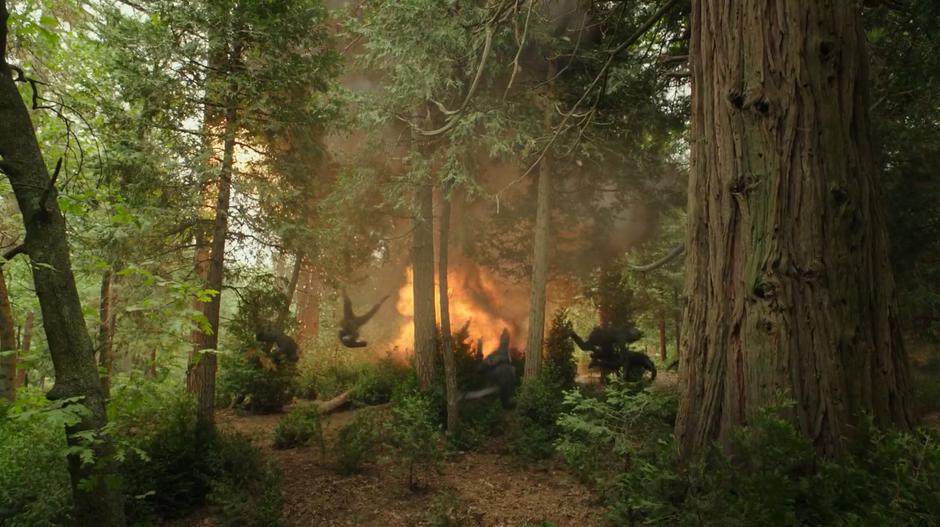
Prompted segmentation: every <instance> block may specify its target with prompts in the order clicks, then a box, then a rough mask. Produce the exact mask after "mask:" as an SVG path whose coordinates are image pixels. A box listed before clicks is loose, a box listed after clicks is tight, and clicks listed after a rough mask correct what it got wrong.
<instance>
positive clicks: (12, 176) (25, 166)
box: [0, 1, 124, 527]
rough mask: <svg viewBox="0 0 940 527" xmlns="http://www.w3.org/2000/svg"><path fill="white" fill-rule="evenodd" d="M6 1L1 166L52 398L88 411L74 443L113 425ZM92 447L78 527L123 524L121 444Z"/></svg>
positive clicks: (80, 473)
mask: <svg viewBox="0 0 940 527" xmlns="http://www.w3.org/2000/svg"><path fill="white" fill-rule="evenodd" d="M7 18H8V13H7V9H6V2H5V1H0V170H2V172H3V173H5V174H6V175H7V177H8V178H9V180H10V184H11V185H12V187H13V192H14V194H15V195H16V201H17V203H18V204H19V208H20V213H21V214H22V216H23V224H24V226H25V228H26V240H25V252H26V254H27V255H28V256H29V258H30V260H31V262H32V264H33V265H32V271H33V284H34V286H35V288H36V296H37V297H38V298H39V305H40V308H41V309H42V317H43V327H44V328H45V331H46V339H47V341H48V343H49V352H50V355H51V356H52V364H53V368H54V369H55V386H54V387H53V388H52V390H51V391H50V392H49V393H48V397H49V398H50V399H60V400H61V399H65V398H72V397H75V398H79V399H80V400H81V403H80V404H82V405H83V406H85V407H86V408H87V409H88V412H87V413H86V414H84V417H83V418H82V420H81V421H79V422H78V423H76V424H75V425H73V426H70V427H68V428H67V429H66V432H67V436H68V444H69V446H71V447H76V448H77V447H79V446H80V445H81V444H82V442H81V441H80V440H79V439H77V437H76V434H79V433H96V434H98V433H100V431H101V430H102V428H103V427H104V426H105V425H106V424H107V414H106V413H105V398H104V394H103V393H102V391H101V382H100V380H99V379H98V369H97V367H96V365H95V356H94V348H93V346H92V342H91V337H90V336H89V335H88V328H87V327H86V325H85V317H84V315H83V313H82V306H81V303H80V300H79V297H78V289H77V288H76V286H75V277H74V276H73V274H72V263H71V259H70V257H69V247H68V238H67V235H66V230H65V218H64V217H63V216H62V212H61V211H60V209H59V204H58V201H57V197H58V192H57V191H56V188H55V181H54V180H53V179H50V177H49V172H48V171H47V169H46V163H45V161H44V160H43V157H42V152H41V151H40V149H39V144H38V142H37V141H36V134H35V130H34V129H33V124H32V122H31V121H30V117H29V112H28V111H27V109H26V106H25V105H24V104H23V100H22V99H21V98H20V94H19V91H18V90H17V88H16V85H15V84H14V81H13V73H14V72H13V71H11V68H10V67H9V66H8V65H7V63H6V55H5V52H6V36H7V35H6V33H7V29H6V22H7ZM97 439H98V441H97V442H96V443H95V444H94V445H93V446H92V449H93V452H94V456H95V460H96V461H97V462H96V463H93V464H84V463H82V460H81V458H80V457H79V454H78V453H75V452H73V453H71V454H69V456H68V465H69V476H70V478H71V483H72V497H73V504H74V510H73V514H72V518H71V519H72V522H73V523H74V524H75V525H95V526H104V527H107V526H118V525H124V506H123V498H122V496H121V492H120V489H118V488H117V487H116V486H114V485H111V484H109V483H110V482H109V481H108V480H110V479H112V478H113V477H114V464H113V462H112V461H111V460H112V459H113V455H114V448H113V445H112V442H111V438H110V436H109V435H108V434H106V433H102V434H100V435H98V436H97Z"/></svg>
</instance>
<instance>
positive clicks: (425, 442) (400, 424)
mask: <svg viewBox="0 0 940 527" xmlns="http://www.w3.org/2000/svg"><path fill="white" fill-rule="evenodd" d="M439 428H440V426H439V424H438V423H437V422H436V421H435V419H434V414H433V412H432V405H431V402H430V401H429V400H428V398H427V397H424V396H423V395H420V394H414V395H408V396H405V397H403V398H402V399H401V400H400V401H398V403H397V404H396V405H395V406H393V407H392V419H391V422H390V423H389V432H390V433H389V435H390V439H391V443H392V445H393V446H394V447H395V448H396V449H397V450H398V454H399V459H400V461H401V463H402V467H403V468H404V470H405V472H406V473H407V481H408V488H409V489H411V490H414V489H415V488H417V486H418V481H417V473H416V470H417V469H420V468H421V467H422V466H436V464H437V462H438V461H440V458H441V450H440V447H439V445H440V441H441V434H440V430H439Z"/></svg>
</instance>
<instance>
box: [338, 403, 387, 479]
mask: <svg viewBox="0 0 940 527" xmlns="http://www.w3.org/2000/svg"><path fill="white" fill-rule="evenodd" d="M379 438H380V429H379V423H378V420H377V417H376V416H375V415H374V414H373V413H372V412H369V411H360V412H359V413H357V414H356V417H355V418H354V419H353V420H352V421H351V422H350V423H349V424H347V425H346V426H344V427H343V428H340V430H339V432H338V433H337V435H336V446H335V453H336V464H337V466H338V468H339V470H340V471H341V472H343V473H344V474H351V473H354V472H358V471H359V470H360V469H361V467H362V465H363V463H367V462H370V461H372V460H374V459H375V456H376V453H377V448H378V445H379Z"/></svg>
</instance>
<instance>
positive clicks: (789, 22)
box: [676, 0, 912, 455]
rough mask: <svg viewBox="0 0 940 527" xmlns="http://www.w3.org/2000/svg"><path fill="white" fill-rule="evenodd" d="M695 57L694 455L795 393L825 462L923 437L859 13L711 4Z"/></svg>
mask: <svg viewBox="0 0 940 527" xmlns="http://www.w3.org/2000/svg"><path fill="white" fill-rule="evenodd" d="M691 44H692V49H691V58H692V60H691V63H692V130H691V137H692V141H691V144H692V163H691V176H690V179H689V202H688V222H689V223H688V225H689V229H688V234H687V236H688V241H687V243H686V247H687V248H688V250H687V251H686V253H687V257H686V258H687V259H686V285H685V296H686V297H687V298H688V304H687V308H686V312H685V322H684V324H683V326H684V328H685V334H686V335H685V337H684V340H683V343H684V346H683V353H682V356H681V367H680V369H679V376H680V389H681V394H682V399H681V401H682V402H681V405H680V408H679V415H678V419H677V421H676V436H677V437H678V439H679V443H680V446H681V449H682V451H683V453H684V454H686V455H688V454H691V453H694V452H697V451H701V450H702V449H704V448H705V447H706V446H707V445H708V444H709V443H710V442H711V441H713V440H715V439H718V440H719V442H721V443H723V444H725V445H727V442H728V438H729V436H730V433H731V431H732V429H734V427H736V426H738V425H740V424H743V423H747V422H748V420H749V419H751V418H752V417H753V416H754V415H755V414H756V413H757V412H758V411H759V410H760V409H761V408H762V407H765V406H767V405H770V404H773V403H775V402H777V401H778V400H779V396H780V394H784V396H786V397H788V398H790V399H792V400H793V401H794V402H795V404H794V405H793V406H792V407H790V408H788V409H786V410H785V411H783V414H784V415H785V416H786V417H788V418H789V419H790V420H791V421H792V422H793V424H794V425H795V426H796V427H797V428H798V429H799V430H800V431H801V432H802V434H803V435H805V436H806V437H807V438H809V439H810V440H812V441H813V443H814V444H815V445H816V447H817V449H818V450H819V452H820V453H822V454H824V455H833V454H837V453H838V452H841V451H844V450H845V448H846V447H847V446H848V445H849V443H850V442H851V439H852V438H853V437H855V435H856V434H857V432H858V430H860V429H862V428H863V427H862V426H860V425H862V421H863V419H864V418H865V416H866V415H871V416H872V417H873V418H874V422H875V424H876V425H878V426H881V427H898V428H902V429H903V428H907V427H909V426H910V425H911V424H912V415H911V411H910V402H911V396H910V389H911V382H910V377H909V375H910V374H909V370H908V360H907V354H906V352H905V350H904V346H903V343H902V341H901V338H900V331H899V326H898V321H897V315H896V310H895V308H894V299H893V295H894V283H893V279H892V275H891V267H890V265H889V264H888V258H887V236H886V231H885V221H884V214H883V211H882V209H881V201H880V189H879V187H878V183H877V180H876V177H875V174H874V173H873V169H872V167H873V166H874V164H873V162H872V159H871V156H872V144H871V133H870V125H869V117H868V109H869V107H870V104H869V98H868V71H867V68H868V65H867V56H866V48H865V47H866V38H865V33H864V29H863V26H862V22H861V16H860V13H859V11H858V4H857V3H856V2H744V1H742V0H728V1H727V2H713V1H710V0H695V1H693V7H692V43H691Z"/></svg>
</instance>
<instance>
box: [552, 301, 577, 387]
mask: <svg viewBox="0 0 940 527" xmlns="http://www.w3.org/2000/svg"><path fill="white" fill-rule="evenodd" d="M572 329H573V327H572V324H571V320H569V318H568V310H567V309H560V310H558V312H557V313H555V316H554V317H553V318H552V325H551V328H550V329H549V331H548V338H546V339H545V363H544V367H545V370H546V374H547V375H548V376H549V378H551V379H553V380H554V381H555V382H556V384H557V385H558V386H559V387H560V388H561V389H563V390H570V389H572V388H574V378H575V377H576V376H577V374H578V365H577V363H575V360H574V343H573V342H572V341H571V338H570V337H569V335H570V334H571V331H572Z"/></svg>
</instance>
